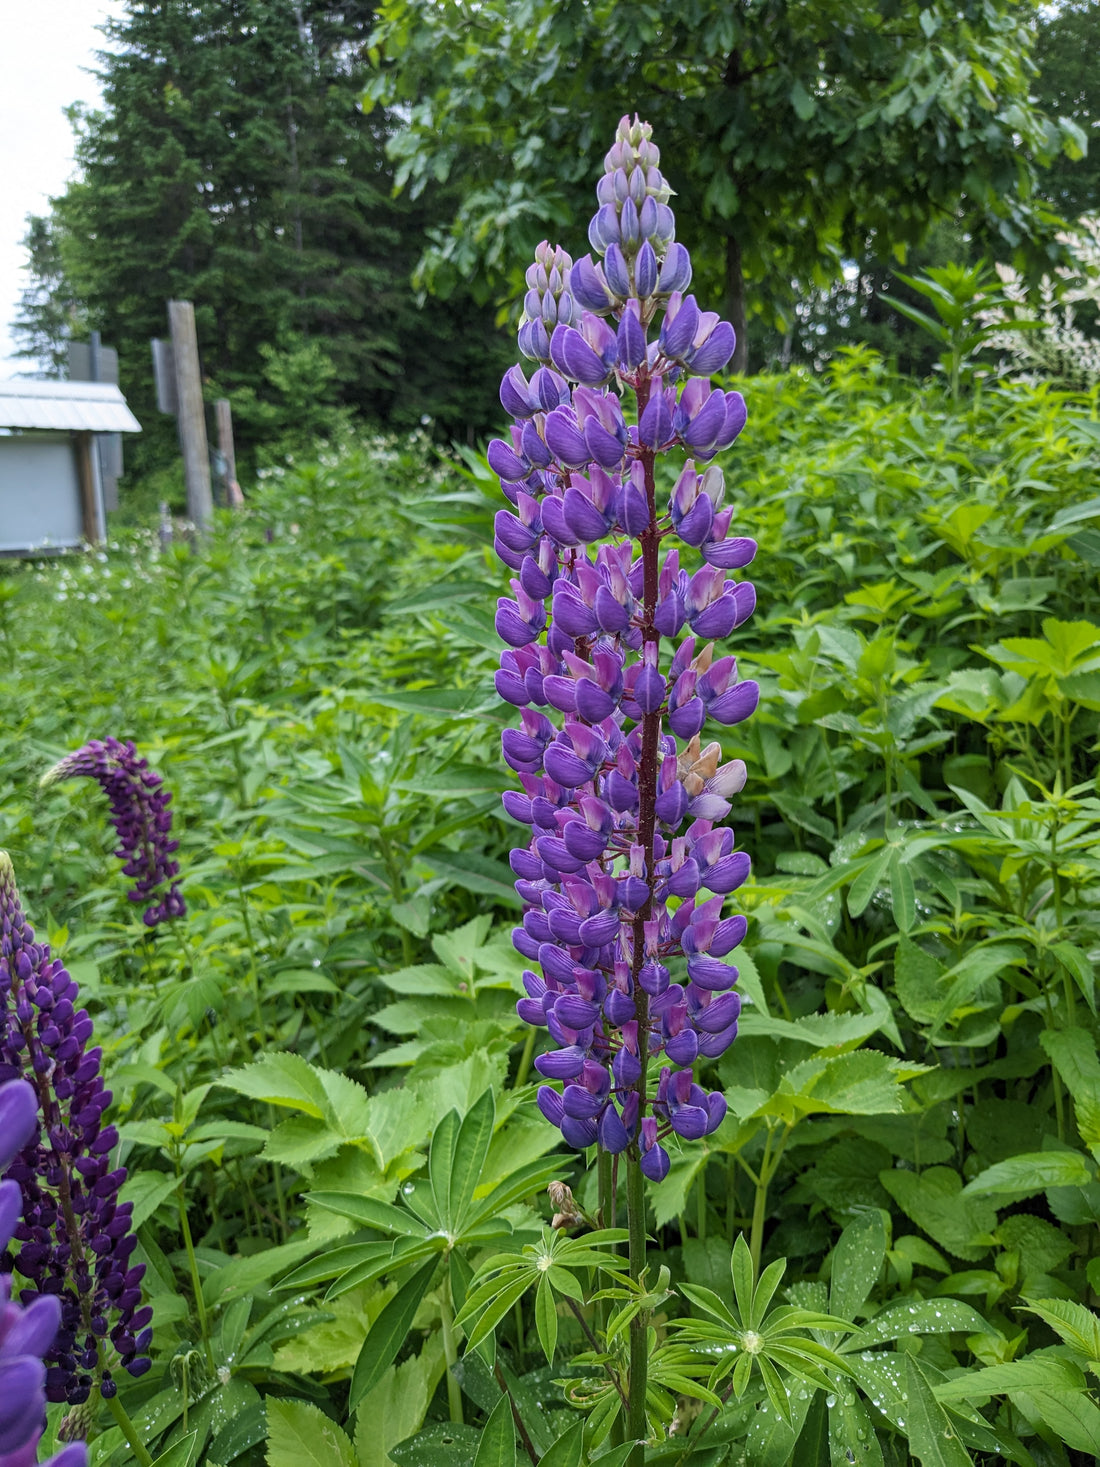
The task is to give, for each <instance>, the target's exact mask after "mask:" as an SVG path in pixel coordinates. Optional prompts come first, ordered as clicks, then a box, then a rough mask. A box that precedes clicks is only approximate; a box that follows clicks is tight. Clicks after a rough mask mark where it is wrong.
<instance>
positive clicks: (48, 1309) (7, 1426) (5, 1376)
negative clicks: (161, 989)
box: [0, 1079, 88, 1467]
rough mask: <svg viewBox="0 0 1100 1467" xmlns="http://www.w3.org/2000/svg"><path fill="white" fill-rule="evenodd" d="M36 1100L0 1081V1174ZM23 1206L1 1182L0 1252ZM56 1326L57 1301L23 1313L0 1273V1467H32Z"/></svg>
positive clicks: (72, 1452)
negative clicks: (46, 1362) (48, 1355)
mask: <svg viewBox="0 0 1100 1467" xmlns="http://www.w3.org/2000/svg"><path fill="white" fill-rule="evenodd" d="M37 1125H38V1101H37V1099H36V1097H35V1093H34V1091H33V1090H32V1089H31V1087H30V1086H29V1085H28V1084H27V1083H26V1081H24V1080H19V1079H8V1080H4V1081H0V1173H3V1172H5V1171H6V1170H7V1169H8V1167H9V1166H10V1165H11V1164H12V1162H13V1161H14V1160H15V1158H16V1155H17V1154H18V1153H19V1152H20V1151H21V1150H22V1149H23V1147H24V1146H26V1145H27V1143H28V1142H29V1141H30V1140H31V1138H32V1137H33V1135H34V1133H35V1130H36V1129H37ZM22 1207H23V1198H22V1194H21V1193H20V1190H19V1186H18V1184H17V1183H15V1182H0V1249H2V1248H6V1247H7V1244H8V1240H9V1239H10V1237H11V1235H12V1233H13V1232H14V1230H15V1227H16V1224H17V1223H18V1221H19V1217H20V1214H21V1212H22ZM60 1322H61V1306H60V1303H59V1301H58V1300H57V1299H55V1298H52V1297H50V1296H48V1295H47V1296H43V1297H41V1298H38V1299H36V1300H35V1301H34V1303H33V1304H30V1305H29V1306H28V1307H27V1308H26V1309H22V1308H20V1306H19V1305H18V1304H14V1303H13V1302H12V1298H11V1278H10V1277H9V1276H8V1275H7V1274H0V1467H33V1464H34V1463H36V1462H37V1461H38V1439H39V1437H40V1436H41V1435H42V1429H43V1427H44V1425H45V1422H46V1393H45V1385H46V1367H45V1365H44V1364H43V1362H42V1357H43V1355H44V1354H45V1353H46V1351H47V1350H48V1349H49V1348H50V1346H51V1344H52V1343H53V1340H54V1337H55V1336H56V1334H57V1330H58V1325H59V1324H60ZM42 1467H88V1449H87V1447H85V1445H84V1444H83V1442H78V1443H74V1444H73V1445H72V1446H70V1447H66V1448H65V1450H64V1451H62V1452H59V1453H58V1454H57V1456H55V1457H51V1458H50V1459H49V1461H48V1462H45V1463H43V1464H42Z"/></svg>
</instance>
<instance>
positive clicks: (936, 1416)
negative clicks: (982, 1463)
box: [905, 1355, 971, 1467]
mask: <svg viewBox="0 0 1100 1467" xmlns="http://www.w3.org/2000/svg"><path fill="white" fill-rule="evenodd" d="M905 1383H906V1394H907V1395H908V1398H909V1400H908V1416H907V1420H906V1432H907V1433H908V1436H909V1448H910V1450H911V1451H912V1453H913V1455H914V1456H915V1457H916V1458H917V1459H918V1461H919V1462H920V1463H921V1467H971V1458H970V1453H969V1452H968V1451H967V1450H966V1448H965V1447H964V1446H963V1444H962V1442H961V1441H960V1440H959V1436H958V1432H957V1431H956V1429H955V1426H954V1425H953V1423H952V1421H951V1419H950V1417H949V1416H948V1415H947V1412H946V1411H945V1410H944V1409H943V1407H942V1406H941V1405H940V1404H939V1402H938V1401H937V1400H936V1398H935V1396H934V1395H933V1393H932V1386H931V1384H930V1383H929V1381H928V1378H927V1377H926V1376H925V1374H924V1372H923V1371H922V1370H921V1367H920V1363H919V1361H917V1360H916V1358H915V1357H914V1356H912V1355H906V1357H905Z"/></svg>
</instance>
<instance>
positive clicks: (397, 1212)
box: [307, 1192, 424, 1238]
mask: <svg viewBox="0 0 1100 1467" xmlns="http://www.w3.org/2000/svg"><path fill="white" fill-rule="evenodd" d="M307 1195H308V1197H309V1200H310V1202H311V1203H312V1204H313V1205H314V1206H315V1207H321V1208H324V1209H325V1211H326V1212H335V1213H338V1214H339V1215H340V1216H341V1217H350V1218H351V1220H352V1222H356V1223H358V1224H359V1226H360V1227H364V1228H374V1229H375V1230H376V1231H378V1232H380V1233H390V1234H397V1235H399V1236H402V1237H406V1238H414V1237H422V1236H423V1234H424V1224H423V1223H422V1222H420V1221H419V1220H418V1219H417V1218H415V1217H413V1215H412V1214H411V1213H409V1212H403V1211H402V1210H401V1208H399V1207H393V1206H391V1204H390V1203H388V1202H379V1201H377V1200H376V1199H375V1198H374V1197H360V1196H357V1195H356V1194H355V1193H354V1192H310V1193H308V1194H307Z"/></svg>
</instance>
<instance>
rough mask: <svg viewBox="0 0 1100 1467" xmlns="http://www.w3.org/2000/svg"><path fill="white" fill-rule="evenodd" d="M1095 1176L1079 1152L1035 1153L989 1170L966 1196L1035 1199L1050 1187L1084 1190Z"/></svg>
mask: <svg viewBox="0 0 1100 1467" xmlns="http://www.w3.org/2000/svg"><path fill="white" fill-rule="evenodd" d="M1095 1174H1096V1168H1095V1167H1093V1166H1091V1165H1090V1164H1089V1163H1088V1161H1087V1160H1086V1159H1085V1158H1084V1157H1083V1156H1082V1155H1081V1153H1080V1152H1078V1151H1033V1152H1030V1153H1029V1154H1028V1155H1026V1156H1011V1157H1009V1158H1008V1160H1007V1161H998V1162H996V1163H995V1164H994V1165H993V1166H990V1167H986V1169H985V1171H984V1172H979V1174H978V1175H977V1176H976V1177H975V1178H974V1180H973V1181H972V1182H968V1183H967V1185H966V1187H965V1188H964V1189H963V1192H964V1194H965V1195H966V1196H967V1197H975V1198H976V1197H981V1196H983V1195H984V1196H992V1195H995V1194H998V1193H1010V1194H1013V1195H1016V1196H1020V1197H1031V1196H1033V1195H1034V1194H1035V1193H1036V1192H1042V1191H1044V1190H1045V1188H1047V1187H1083V1186H1085V1185H1086V1184H1087V1183H1089V1182H1091V1181H1093V1180H1094V1178H1095ZM914 1221H916V1219H915V1218H914Z"/></svg>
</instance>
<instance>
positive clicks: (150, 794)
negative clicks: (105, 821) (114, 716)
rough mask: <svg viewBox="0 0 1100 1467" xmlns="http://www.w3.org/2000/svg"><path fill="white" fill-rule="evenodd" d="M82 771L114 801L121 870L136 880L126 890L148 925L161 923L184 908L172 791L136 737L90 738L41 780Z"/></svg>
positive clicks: (69, 776)
mask: <svg viewBox="0 0 1100 1467" xmlns="http://www.w3.org/2000/svg"><path fill="white" fill-rule="evenodd" d="M77 775H84V776H86V777H87V778H89V779H94V780H95V781H96V783H97V784H98V785H99V786H100V788H101V789H102V790H103V793H104V794H105V795H106V796H107V798H108V800H110V802H111V823H112V825H113V826H114V827H115V831H116V833H117V835H118V849H117V850H116V851H115V855H116V856H117V857H118V859H119V860H120V861H122V862H123V863H124V864H123V867H122V870H123V874H124V875H126V876H129V877H131V878H132V879H133V882H134V884H133V886H132V887H131V888H130V890H129V892H127V896H128V897H129V898H130V900H131V901H132V902H142V903H144V904H145V910H144V912H143V913H142V920H143V921H144V923H145V925H146V927H157V926H159V924H160V923H161V922H167V921H168V919H169V918H171V917H182V916H183V915H184V913H185V912H186V910H187V909H186V907H185V906H184V901H183V897H182V896H181V895H180V889H179V886H178V885H177V884H176V880H175V878H176V877H177V876H178V875H179V869H180V868H179V862H178V861H177V860H175V858H174V857H175V852H176V851H177V850H178V849H179V841H178V840H173V839H172V812H171V810H170V809H169V808H168V807H169V805H170V804H171V802H172V795H171V791H169V790H166V789H165V788H164V785H163V782H162V780H161V777H160V775H159V774H157V773H156V771H155V770H152V769H150V768H149V761H148V760H147V759H142V758H140V757H139V755H138V752H137V750H136V749H135V748H134V745H133V743H132V742H130V741H129V740H127V742H125V743H123V742H122V740H121V739H116V738H106V739H92V740H91V741H90V742H89V743H87V744H84V745H83V747H82V748H79V749H77V750H76V751H75V752H74V753H72V754H67V755H66V756H65V758H64V759H62V760H61V761H60V762H59V763H58V764H55V765H54V767H53V768H52V769H51V770H49V771H48V772H47V773H46V774H45V775H43V777H42V783H43V785H50V784H56V783H58V782H59V781H60V780H63V779H73V778H75V777H76V776H77Z"/></svg>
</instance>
